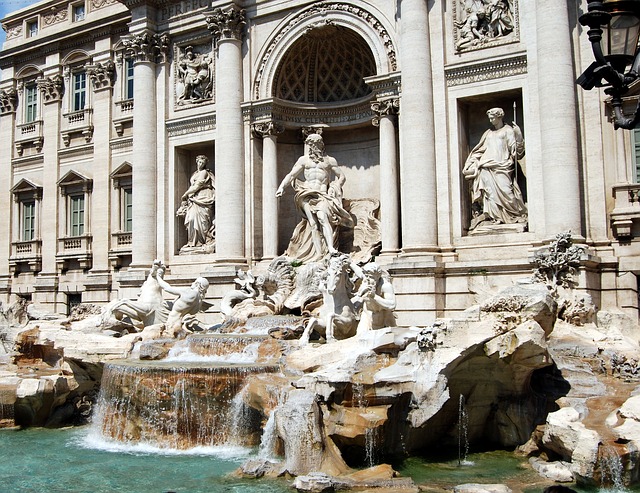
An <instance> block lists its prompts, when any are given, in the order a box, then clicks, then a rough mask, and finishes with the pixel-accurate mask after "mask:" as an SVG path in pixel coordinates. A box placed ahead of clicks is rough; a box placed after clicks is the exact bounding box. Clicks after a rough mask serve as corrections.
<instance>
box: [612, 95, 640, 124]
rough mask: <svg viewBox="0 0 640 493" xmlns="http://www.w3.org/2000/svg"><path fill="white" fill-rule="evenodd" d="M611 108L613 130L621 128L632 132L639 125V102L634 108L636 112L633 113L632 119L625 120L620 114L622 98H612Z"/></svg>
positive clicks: (622, 114)
mask: <svg viewBox="0 0 640 493" xmlns="http://www.w3.org/2000/svg"><path fill="white" fill-rule="evenodd" d="M611 106H613V114H614V119H613V126H614V128H615V129H618V128H623V129H625V130H632V129H634V128H636V127H637V126H638V123H640V101H638V105H637V106H636V110H635V111H634V112H633V117H632V118H627V117H625V116H624V113H623V112H622V98H620V97H614V98H612V99H611Z"/></svg>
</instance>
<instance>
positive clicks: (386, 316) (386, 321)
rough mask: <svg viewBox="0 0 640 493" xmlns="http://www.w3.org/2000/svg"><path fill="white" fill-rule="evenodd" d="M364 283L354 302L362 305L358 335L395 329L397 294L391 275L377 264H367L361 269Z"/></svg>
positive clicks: (361, 284) (362, 282)
mask: <svg viewBox="0 0 640 493" xmlns="http://www.w3.org/2000/svg"><path fill="white" fill-rule="evenodd" d="M360 275H361V277H362V281H361V283H360V287H359V289H358V291H357V292H356V295H355V297H354V298H353V301H354V302H355V303H356V306H358V305H360V304H361V307H362V311H361V312H360V321H359V322H358V327H357V329H356V333H357V334H358V335H360V334H364V333H365V332H368V331H370V330H373V329H381V328H383V327H393V326H394V325H395V324H396V318H395V315H394V313H393V310H395V308H396V294H395V291H394V289H393V285H392V284H391V278H390V276H389V273H388V272H386V271H385V270H383V269H382V268H381V267H380V266H379V265H378V264H376V263H375V262H369V263H368V264H365V265H364V266H363V267H362V269H361V274H360Z"/></svg>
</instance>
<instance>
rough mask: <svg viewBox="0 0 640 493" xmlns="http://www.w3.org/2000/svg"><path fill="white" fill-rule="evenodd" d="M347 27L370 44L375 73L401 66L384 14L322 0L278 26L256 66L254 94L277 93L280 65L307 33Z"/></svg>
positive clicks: (268, 96) (257, 96)
mask: <svg viewBox="0 0 640 493" xmlns="http://www.w3.org/2000/svg"><path fill="white" fill-rule="evenodd" d="M329 26H331V27H332V28H338V29H341V28H342V29H346V30H347V31H344V32H347V33H349V32H352V33H353V35H354V36H355V35H357V36H358V37H359V38H361V39H362V40H363V42H364V44H366V46H368V48H369V50H370V52H371V55H372V57H373V61H374V65H375V74H371V75H383V74H387V73H389V72H393V71H395V70H397V68H398V67H397V61H396V50H395V46H396V43H395V40H394V36H393V33H392V29H391V26H390V24H389V25H388V23H387V20H386V19H384V17H383V16H382V14H380V13H379V12H376V11H374V10H373V9H372V8H371V7H370V6H368V7H367V9H364V8H363V7H359V6H357V5H354V4H346V3H338V2H336V3H332V4H326V3H318V4H315V5H312V6H310V7H308V8H307V9H304V10H302V11H300V12H298V13H296V14H295V15H292V16H291V17H288V18H287V19H285V20H284V21H283V22H282V23H281V24H280V26H278V28H276V29H275V30H274V33H273V35H272V36H271V38H270V39H269V41H268V42H267V43H266V44H265V45H264V47H263V49H262V51H261V53H260V55H259V57H258V66H257V67H256V70H255V74H256V75H255V78H254V84H253V93H254V94H253V96H254V97H255V98H256V99H266V98H270V97H272V95H273V94H274V85H275V84H276V83H277V73H278V69H279V67H280V65H281V63H282V62H283V60H284V59H285V58H286V56H287V53H289V52H290V50H291V49H292V47H293V46H294V45H295V44H296V43H297V42H298V41H299V40H300V39H301V38H303V36H304V35H305V34H306V33H308V32H311V31H314V30H317V31H316V33H319V32H321V31H320V29H321V28H326V27H329Z"/></svg>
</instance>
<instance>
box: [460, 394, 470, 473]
mask: <svg viewBox="0 0 640 493" xmlns="http://www.w3.org/2000/svg"><path fill="white" fill-rule="evenodd" d="M468 455H469V414H468V412H467V406H466V401H465V398H464V395H462V394H460V398H459V399H458V466H461V465H464V464H467V463H468V461H467V456H468Z"/></svg>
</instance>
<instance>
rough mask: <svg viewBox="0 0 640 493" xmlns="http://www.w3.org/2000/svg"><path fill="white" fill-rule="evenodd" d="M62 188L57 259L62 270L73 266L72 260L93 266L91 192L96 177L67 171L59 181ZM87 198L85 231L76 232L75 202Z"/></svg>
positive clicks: (86, 265) (86, 267)
mask: <svg viewBox="0 0 640 493" xmlns="http://www.w3.org/2000/svg"><path fill="white" fill-rule="evenodd" d="M57 184H58V187H59V188H60V221H59V228H60V229H62V231H60V229H59V230H58V253H57V254H56V262H57V263H58V268H59V269H60V270H61V271H62V270H65V269H66V268H68V267H69V262H70V261H71V260H76V261H78V263H79V265H80V267H81V268H82V269H88V268H89V267H90V266H91V259H92V253H91V240H92V236H91V192H92V189H93V180H91V179H90V178H87V177H86V176H83V175H81V174H80V173H78V172H76V171H73V170H72V171H69V172H67V173H66V174H65V175H64V176H63V177H62V178H60V180H58V183H57ZM76 197H82V198H83V201H84V210H83V216H84V217H83V219H84V223H83V224H84V227H83V231H82V233H81V234H77V235H74V234H73V231H72V230H71V227H72V223H71V216H72V203H73V200H74V198H76Z"/></svg>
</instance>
